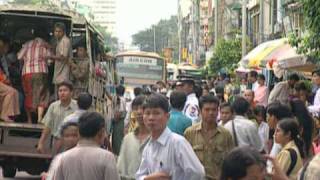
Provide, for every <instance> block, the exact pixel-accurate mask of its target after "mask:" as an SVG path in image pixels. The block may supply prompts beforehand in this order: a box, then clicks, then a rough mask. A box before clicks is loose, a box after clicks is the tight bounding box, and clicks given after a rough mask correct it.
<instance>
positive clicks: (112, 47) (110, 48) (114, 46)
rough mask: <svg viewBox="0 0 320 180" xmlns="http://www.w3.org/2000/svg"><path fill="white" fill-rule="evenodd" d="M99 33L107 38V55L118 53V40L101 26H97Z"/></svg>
mask: <svg viewBox="0 0 320 180" xmlns="http://www.w3.org/2000/svg"><path fill="white" fill-rule="evenodd" d="M95 26H96V28H97V29H98V31H99V32H100V33H101V34H102V36H103V37H104V38H105V51H106V53H108V52H111V53H116V52H117V50H118V38H116V37H113V36H111V34H110V33H109V32H107V31H106V29H105V28H104V27H102V26H100V25H95Z"/></svg>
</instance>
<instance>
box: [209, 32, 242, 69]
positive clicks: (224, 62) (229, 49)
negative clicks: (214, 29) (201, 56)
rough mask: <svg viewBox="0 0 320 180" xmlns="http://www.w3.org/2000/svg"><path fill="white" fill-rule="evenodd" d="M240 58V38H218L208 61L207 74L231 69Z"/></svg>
mask: <svg viewBox="0 0 320 180" xmlns="http://www.w3.org/2000/svg"><path fill="white" fill-rule="evenodd" d="M240 59H241V38H234V39H230V40H225V39H220V40H219V41H218V43H217V45H216V46H215V48H214V53H213V57H212V58H211V59H210V61H209V72H208V73H209V74H215V73H218V72H221V71H226V72H229V71H233V70H234V69H235V68H236V67H237V64H238V62H239V60H240Z"/></svg>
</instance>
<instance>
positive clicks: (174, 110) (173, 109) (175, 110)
mask: <svg viewBox="0 0 320 180" xmlns="http://www.w3.org/2000/svg"><path fill="white" fill-rule="evenodd" d="M171 113H182V112H181V111H179V110H178V109H175V108H172V109H171Z"/></svg>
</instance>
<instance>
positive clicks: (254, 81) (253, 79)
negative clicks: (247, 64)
mask: <svg viewBox="0 0 320 180" xmlns="http://www.w3.org/2000/svg"><path fill="white" fill-rule="evenodd" d="M248 75H249V76H248V81H249V84H250V85H251V88H250V89H251V90H252V91H256V89H257V88H258V87H259V83H258V73H257V71H250V72H249V74H248Z"/></svg>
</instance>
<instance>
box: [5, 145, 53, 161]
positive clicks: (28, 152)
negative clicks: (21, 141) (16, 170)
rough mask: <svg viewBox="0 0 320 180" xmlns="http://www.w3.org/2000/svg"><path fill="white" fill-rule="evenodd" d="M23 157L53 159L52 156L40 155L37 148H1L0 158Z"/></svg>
mask: <svg viewBox="0 0 320 180" xmlns="http://www.w3.org/2000/svg"><path fill="white" fill-rule="evenodd" d="M5 156H6V157H8V156H10V157H23V158H40V159H51V158H52V155H51V154H40V153H38V152H37V150H36V148H34V149H30V148H19V147H17V146H4V145H2V146H0V158H1V157H5Z"/></svg>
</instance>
